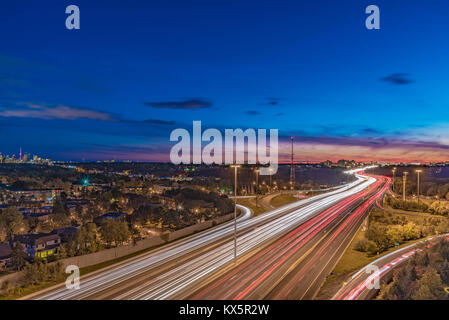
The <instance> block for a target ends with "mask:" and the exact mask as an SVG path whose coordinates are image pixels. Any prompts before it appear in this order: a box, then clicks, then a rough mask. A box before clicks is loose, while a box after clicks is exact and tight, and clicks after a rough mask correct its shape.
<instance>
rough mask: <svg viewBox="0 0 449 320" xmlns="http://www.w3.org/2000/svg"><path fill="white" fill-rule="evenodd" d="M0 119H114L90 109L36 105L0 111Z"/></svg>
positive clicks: (107, 114)
mask: <svg viewBox="0 0 449 320" xmlns="http://www.w3.org/2000/svg"><path fill="white" fill-rule="evenodd" d="M0 117H5V118H35V119H45V120H51V119H62V120H76V119H91V120H100V121H115V119H114V117H113V116H112V115H111V114H110V113H107V112H102V111H96V110H91V109H82V108H75V107H68V106H64V105H59V106H56V107H47V106H42V105H37V104H28V105H27V106H25V107H21V108H8V109H3V110H0Z"/></svg>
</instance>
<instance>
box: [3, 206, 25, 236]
mask: <svg viewBox="0 0 449 320" xmlns="http://www.w3.org/2000/svg"><path fill="white" fill-rule="evenodd" d="M0 228H2V229H4V230H5V231H6V233H7V234H8V238H9V239H10V240H11V239H12V235H14V234H18V233H19V232H22V231H24V229H25V223H24V220H23V215H22V213H20V211H19V210H18V209H17V208H16V207H9V208H6V209H5V210H3V211H2V212H1V214H0Z"/></svg>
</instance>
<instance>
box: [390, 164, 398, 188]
mask: <svg viewBox="0 0 449 320" xmlns="http://www.w3.org/2000/svg"><path fill="white" fill-rule="evenodd" d="M396 170H397V168H396V167H394V168H393V169H392V170H391V171H393V192H394V180H395V178H396Z"/></svg>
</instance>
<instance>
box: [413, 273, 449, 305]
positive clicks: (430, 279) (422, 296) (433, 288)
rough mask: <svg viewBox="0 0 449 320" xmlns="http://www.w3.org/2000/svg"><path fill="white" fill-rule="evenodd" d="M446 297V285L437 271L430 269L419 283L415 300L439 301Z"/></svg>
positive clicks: (414, 295)
mask: <svg viewBox="0 0 449 320" xmlns="http://www.w3.org/2000/svg"><path fill="white" fill-rule="evenodd" d="M443 295H444V284H443V282H442V281H441V277H440V275H439V274H438V273H437V272H436V270H435V269H433V268H431V267H429V268H427V270H426V272H425V273H424V275H423V276H422V278H421V279H419V280H418V282H417V290H416V291H415V293H414V294H413V295H412V299H413V300H438V299H441V298H442V297H443Z"/></svg>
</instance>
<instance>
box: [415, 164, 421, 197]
mask: <svg viewBox="0 0 449 320" xmlns="http://www.w3.org/2000/svg"><path fill="white" fill-rule="evenodd" d="M415 172H416V174H417V175H418V176H417V178H418V190H417V191H418V203H419V174H420V173H421V172H422V170H421V169H419V170H416V171H415Z"/></svg>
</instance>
